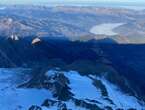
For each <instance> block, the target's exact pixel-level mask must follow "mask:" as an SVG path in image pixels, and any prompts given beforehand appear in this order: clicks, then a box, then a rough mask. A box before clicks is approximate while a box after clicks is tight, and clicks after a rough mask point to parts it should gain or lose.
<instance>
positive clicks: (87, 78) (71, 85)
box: [0, 68, 145, 110]
mask: <svg viewBox="0 0 145 110" xmlns="http://www.w3.org/2000/svg"><path fill="white" fill-rule="evenodd" d="M4 73H5V75H4ZM13 73H15V74H13ZM37 74H38V73H37ZM106 74H107V73H106ZM1 81H3V83H0V94H1V95H2V96H1V99H2V100H1V101H0V103H1V104H2V103H3V104H4V105H5V106H3V105H0V107H1V108H4V110H9V108H11V109H12V110H15V109H18V110H51V109H52V110H57V109H58V110H70V109H71V110H104V109H107V110H108V109H109V110H110V109H113V110H114V109H140V110H141V109H144V107H145V105H144V102H143V101H141V100H139V99H138V98H137V97H135V96H133V95H132V96H131V95H128V93H125V92H123V91H122V90H121V89H120V87H119V86H118V85H116V84H113V83H111V82H109V81H108V80H107V79H106V77H105V74H102V76H100V75H99V76H97V75H91V74H90V75H83V76H82V75H80V74H79V73H78V72H76V71H68V72H67V71H62V70H58V69H51V70H47V71H45V72H41V73H40V74H38V77H37V76H36V74H34V72H32V70H30V69H22V68H20V69H13V70H9V69H1V70H0V82H1ZM38 82H39V83H38ZM9 97H11V99H12V100H14V101H13V102H11V99H10V100H9ZM22 97H23V100H21V98H22ZM3 98H5V99H6V100H4V99H3ZM8 100H9V101H10V103H11V106H9V105H8V104H9V103H8V102H9V101H8ZM3 101H4V102H3Z"/></svg>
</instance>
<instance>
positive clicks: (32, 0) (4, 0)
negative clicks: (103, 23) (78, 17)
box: [0, 0, 145, 4]
mask: <svg viewBox="0 0 145 110" xmlns="http://www.w3.org/2000/svg"><path fill="white" fill-rule="evenodd" d="M50 2H54V3H64V2H73V3H75V2H79V3H80V2H127V3H128V2H129V3H134V2H136V3H139V4H142V3H145V0H0V3H1V4H45V3H50Z"/></svg>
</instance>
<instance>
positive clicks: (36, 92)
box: [0, 69, 52, 110]
mask: <svg viewBox="0 0 145 110" xmlns="http://www.w3.org/2000/svg"><path fill="white" fill-rule="evenodd" d="M20 72H22V71H21V70H20V69H0V98H1V99H0V108H1V110H28V108H29V107H30V106H32V105H41V104H42V103H43V101H44V100H45V99H47V98H52V95H51V93H50V91H48V90H45V89H19V88H16V84H15V82H16V79H17V77H16V76H17V75H16V74H17V73H20Z"/></svg>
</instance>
